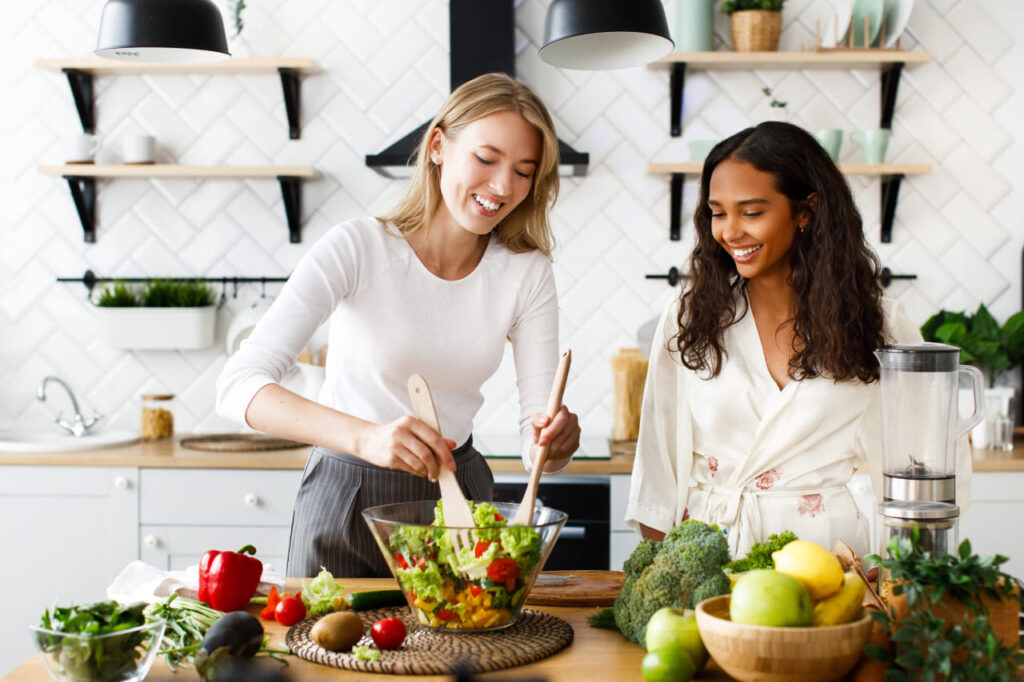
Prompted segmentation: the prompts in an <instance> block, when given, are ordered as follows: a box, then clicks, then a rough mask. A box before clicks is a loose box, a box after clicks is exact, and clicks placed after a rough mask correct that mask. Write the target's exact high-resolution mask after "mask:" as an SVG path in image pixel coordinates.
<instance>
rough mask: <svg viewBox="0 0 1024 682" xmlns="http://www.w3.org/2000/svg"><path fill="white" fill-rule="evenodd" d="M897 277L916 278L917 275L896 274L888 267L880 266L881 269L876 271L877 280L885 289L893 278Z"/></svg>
mask: <svg viewBox="0 0 1024 682" xmlns="http://www.w3.org/2000/svg"><path fill="white" fill-rule="evenodd" d="M897 279H917V275H897V274H894V273H893V271H892V270H890V269H889V268H882V271H881V272H880V273H878V281H879V282H881V284H882V286H883V287H885V288H887V289H888V288H889V285H890V284H892V283H893V280H897Z"/></svg>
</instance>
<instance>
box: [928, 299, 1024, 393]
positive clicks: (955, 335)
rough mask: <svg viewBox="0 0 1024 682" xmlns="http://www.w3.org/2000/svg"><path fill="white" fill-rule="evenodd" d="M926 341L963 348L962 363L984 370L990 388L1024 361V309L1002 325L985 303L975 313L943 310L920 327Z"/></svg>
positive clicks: (961, 352)
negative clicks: (1004, 373)
mask: <svg viewBox="0 0 1024 682" xmlns="http://www.w3.org/2000/svg"><path fill="white" fill-rule="evenodd" d="M921 335H922V336H923V337H924V340H925V341H935V342H938V343H946V344H949V345H951V346H956V347H957V348H959V349H960V362H963V363H965V364H969V365H975V366H977V367H978V368H979V369H981V371H982V372H984V373H985V378H986V379H988V385H989V387H993V386H995V385H996V379H997V378H998V377H999V375H1000V374H1002V373H1003V372H1006V371H1009V370H1011V369H1013V368H1014V367H1016V366H1018V365H1019V364H1021V362H1024V311H1019V312H1017V313H1014V314H1013V315H1011V316H1010V318H1009V319H1008V320H1006V323H1005V324H1004V325H1003V326H1002V327H1001V328H1000V326H999V323H998V322H997V321H996V319H995V318H994V317H993V316H992V313H990V312H989V311H988V308H986V307H985V304H984V303H982V304H981V305H979V306H978V310H977V311H976V312H975V313H974V314H973V315H971V314H969V313H967V312H950V311H948V310H941V311H939V312H938V313H936V314H935V315H932V316H931V317H930V318H929V319H928V321H927V322H925V323H924V324H923V325H922V326H921Z"/></svg>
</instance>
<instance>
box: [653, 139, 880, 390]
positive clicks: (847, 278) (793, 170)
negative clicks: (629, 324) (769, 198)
mask: <svg viewBox="0 0 1024 682" xmlns="http://www.w3.org/2000/svg"><path fill="white" fill-rule="evenodd" d="M726 159H737V160H741V161H745V162H747V163H749V164H751V165H752V166H754V168H757V169H758V170H760V171H764V172H766V173H770V174H771V175H772V176H773V177H774V179H775V187H776V189H777V190H778V191H779V193H781V194H783V195H785V196H786V197H787V198H788V199H789V203H790V210H791V211H792V212H793V215H796V214H797V213H799V212H800V211H808V212H809V213H810V214H811V218H810V221H809V222H808V224H807V226H806V227H805V228H804V230H803V231H802V232H799V233H798V234H797V236H796V237H795V239H794V242H793V247H792V248H791V249H790V251H789V264H790V268H791V273H790V275H789V284H790V286H792V287H793V291H794V293H795V295H796V311H795V314H794V318H793V320H792V321H793V327H794V332H795V334H794V339H793V354H792V356H791V357H790V360H789V374H790V376H791V377H793V378H794V379H803V378H810V377H815V376H819V375H821V376H829V377H831V378H832V379H833V380H834V381H843V380H847V379H854V378H856V379H859V380H861V381H863V382H866V383H870V382H871V381H874V380H875V379H877V378H878V362H877V361H876V360H875V357H874V355H873V354H872V353H873V351H874V350H875V349H876V348H878V347H879V346H881V345H884V344H883V336H882V323H883V322H882V302H881V298H882V289H881V286H880V285H879V283H878V279H877V275H878V272H879V262H878V258H877V257H876V256H875V254H874V252H873V251H872V250H871V248H870V247H869V246H868V244H867V243H866V242H865V240H864V233H863V229H862V225H861V217H860V213H858V211H857V206H856V204H855V203H854V201H853V195H852V194H851V192H850V187H849V185H847V183H846V179H845V178H844V177H843V175H842V173H840V172H839V169H838V168H837V167H836V164H835V163H833V162H832V160H831V159H830V158H829V157H828V154H827V153H826V152H825V150H824V149H823V148H822V146H821V145H820V144H818V141H817V140H815V139H814V137H812V136H811V135H810V134H809V133H808V132H807V131H805V130H804V129H802V128H800V127H798V126H795V125H792V124H789V123H783V122H779V121H767V122H764V123H761V124H760V125H758V126H755V127H752V128H747V129H746V130H743V131H741V132H739V133H736V134H735V135H733V136H731V137H729V138H727V139H725V140H722V141H721V142H719V143H718V144H717V145H716V146H715V147H714V148H713V149H712V150H711V153H710V154H708V157H707V159H706V160H705V162H704V170H703V172H702V173H701V179H700V198H699V200H698V201H699V203H698V204H697V208H696V209H695V211H694V216H693V223H694V227H695V229H696V235H697V241H696V246H695V247H694V249H693V252H692V253H691V255H690V268H689V270H690V271H689V277H690V285H689V287H687V288H685V290H684V291H683V293H682V294H681V301H680V306H679V315H678V320H679V329H680V332H679V334H678V336H676V337H675V338H674V339H672V341H671V342H670V348H671V346H673V345H674V346H675V348H674V349H673V350H675V351H678V352H679V354H680V359H681V361H682V363H683V365H685V366H686V367H688V368H689V369H691V370H694V371H704V372H707V374H708V376H709V377H714V376H717V375H718V373H719V372H720V371H721V369H722V360H723V356H724V355H725V349H724V342H723V335H724V333H725V330H726V329H727V328H728V327H729V326H731V325H733V324H735V323H736V321H737V320H738V319H740V318H742V316H743V315H746V314H747V312H748V310H747V307H749V306H748V304H747V303H746V296H745V295H744V296H739V295H738V294H739V293H741V291H745V288H746V280H745V279H744V278H743V277H741V276H740V275H739V273H738V272H737V270H736V264H735V261H733V259H732V257H731V256H730V255H729V253H728V252H727V251H726V250H725V249H723V248H722V246H721V245H720V244H719V243H718V242H717V241H715V238H714V236H713V235H712V233H711V209H710V208H709V207H708V192H709V186H710V184H711V175H712V174H713V173H714V171H715V168H716V167H717V166H718V164H720V163H721V162H722V161H725V160H726ZM815 193H816V194H817V203H816V205H813V206H812V205H811V204H810V203H809V202H808V201H807V198H808V197H810V196H811V195H812V194H815ZM737 300H743V301H744V306H745V307H744V310H743V312H742V314H741V315H740V316H739V317H737V315H736V312H737V310H736V301H737Z"/></svg>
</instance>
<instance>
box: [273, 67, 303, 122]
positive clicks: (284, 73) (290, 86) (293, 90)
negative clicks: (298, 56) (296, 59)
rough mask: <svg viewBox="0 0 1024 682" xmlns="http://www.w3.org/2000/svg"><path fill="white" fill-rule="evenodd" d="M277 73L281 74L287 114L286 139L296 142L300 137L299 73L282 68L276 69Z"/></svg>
mask: <svg viewBox="0 0 1024 682" xmlns="http://www.w3.org/2000/svg"><path fill="white" fill-rule="evenodd" d="M277 72H278V73H279V74H281V90H282V91H284V108H285V111H286V112H287V114H288V137H289V138H290V139H292V140H297V139H299V138H300V137H302V133H301V130H300V129H299V72H298V71H297V70H296V69H289V68H287V67H284V66H281V67H278V69H277Z"/></svg>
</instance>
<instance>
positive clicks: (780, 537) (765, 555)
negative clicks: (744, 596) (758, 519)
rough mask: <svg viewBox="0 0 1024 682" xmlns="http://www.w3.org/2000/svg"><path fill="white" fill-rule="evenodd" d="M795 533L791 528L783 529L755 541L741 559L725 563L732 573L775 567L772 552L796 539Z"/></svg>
mask: <svg viewBox="0 0 1024 682" xmlns="http://www.w3.org/2000/svg"><path fill="white" fill-rule="evenodd" d="M798 539H799V538H797V536H796V533H794V532H793V531H791V530H784V531H782V532H781V533H774V534H772V535H769V536H768V539H767V540H765V541H764V542H755V543H754V544H753V546H752V547H751V548H750V551H749V552H748V553H747V556H745V557H743V558H742V559H736V560H735V561H730V562H729V563H727V564H726V565H725V567H726V568H728V569H730V570H732V572H733V573H742V572H744V571H753V570H756V569H759V568H775V560H774V559H772V552H777V551H778V550H780V549H782V548H783V547H785V546H786V545H788V544H789V543H791V542H793V541H794V540H798Z"/></svg>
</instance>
